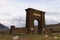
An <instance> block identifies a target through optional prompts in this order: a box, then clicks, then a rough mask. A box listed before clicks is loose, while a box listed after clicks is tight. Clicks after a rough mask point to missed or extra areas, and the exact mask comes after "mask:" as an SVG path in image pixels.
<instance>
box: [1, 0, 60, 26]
mask: <svg viewBox="0 0 60 40" xmlns="http://www.w3.org/2000/svg"><path fill="white" fill-rule="evenodd" d="M27 8H34V9H38V10H42V11H44V12H46V14H45V23H46V24H56V23H60V0H0V23H2V24H4V25H6V26H8V27H9V26H11V25H15V26H16V27H24V26H25V24H26V22H25V21H26V12H25V9H27Z"/></svg>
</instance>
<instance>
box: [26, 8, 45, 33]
mask: <svg viewBox="0 0 60 40" xmlns="http://www.w3.org/2000/svg"><path fill="white" fill-rule="evenodd" d="M35 19H36V20H38V32H37V33H38V34H42V33H43V28H44V27H45V12H43V11H39V10H36V9H33V8H28V9H26V28H27V33H31V30H30V29H31V28H33V29H34V20H35ZM33 31H34V30H33Z"/></svg>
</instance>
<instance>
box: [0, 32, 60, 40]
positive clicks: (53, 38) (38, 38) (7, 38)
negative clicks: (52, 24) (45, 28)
mask: <svg viewBox="0 0 60 40" xmlns="http://www.w3.org/2000/svg"><path fill="white" fill-rule="evenodd" d="M16 35H17V34H16ZM13 36H14V35H9V34H8V35H7V34H4V35H3V34H1V35H0V40H12V38H13ZM18 36H19V39H18V40H60V33H51V34H48V37H45V36H44V35H41V34H24V35H19V34H18Z"/></svg>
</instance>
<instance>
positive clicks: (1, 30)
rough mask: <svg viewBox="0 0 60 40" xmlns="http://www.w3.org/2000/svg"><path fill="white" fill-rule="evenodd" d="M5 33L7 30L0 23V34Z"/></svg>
mask: <svg viewBox="0 0 60 40" xmlns="http://www.w3.org/2000/svg"><path fill="white" fill-rule="evenodd" d="M6 31H9V28H8V27H7V26H5V25H3V24H1V23H0V32H6Z"/></svg>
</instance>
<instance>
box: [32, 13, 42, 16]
mask: <svg viewBox="0 0 60 40" xmlns="http://www.w3.org/2000/svg"><path fill="white" fill-rule="evenodd" d="M33 15H35V16H41V15H40V14H36V13H33Z"/></svg>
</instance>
